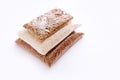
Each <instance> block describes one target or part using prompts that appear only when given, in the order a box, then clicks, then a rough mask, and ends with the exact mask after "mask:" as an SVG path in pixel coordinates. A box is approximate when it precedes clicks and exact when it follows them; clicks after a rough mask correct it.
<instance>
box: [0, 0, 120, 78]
mask: <svg viewBox="0 0 120 80" xmlns="http://www.w3.org/2000/svg"><path fill="white" fill-rule="evenodd" d="M56 7H57V8H61V9H63V10H65V11H67V12H69V13H71V14H72V15H73V16H74V19H75V20H76V21H78V23H80V24H82V26H81V28H80V30H81V31H82V32H84V33H85V35H84V37H83V39H81V40H80V41H79V42H77V43H76V44H75V45H74V46H73V47H72V48H70V49H69V50H68V51H67V52H66V54H65V55H63V56H62V57H61V58H60V59H59V60H58V61H57V63H56V64H55V65H53V66H52V67H51V68H48V67H47V66H46V65H45V64H44V63H42V62H41V61H40V60H39V59H37V58H36V57H34V56H33V55H31V54H30V53H29V52H27V51H26V50H24V49H22V48H21V47H19V46H17V45H16V44H15V42H14V41H15V40H16V39H17V38H18V37H17V32H18V31H19V30H21V29H23V28H22V25H23V24H24V23H26V22H28V21H30V20H31V19H33V18H35V17H37V16H38V15H40V14H42V13H44V12H46V11H48V10H50V9H52V8H56ZM0 80H120V0H43V1H42V0H0Z"/></svg>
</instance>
